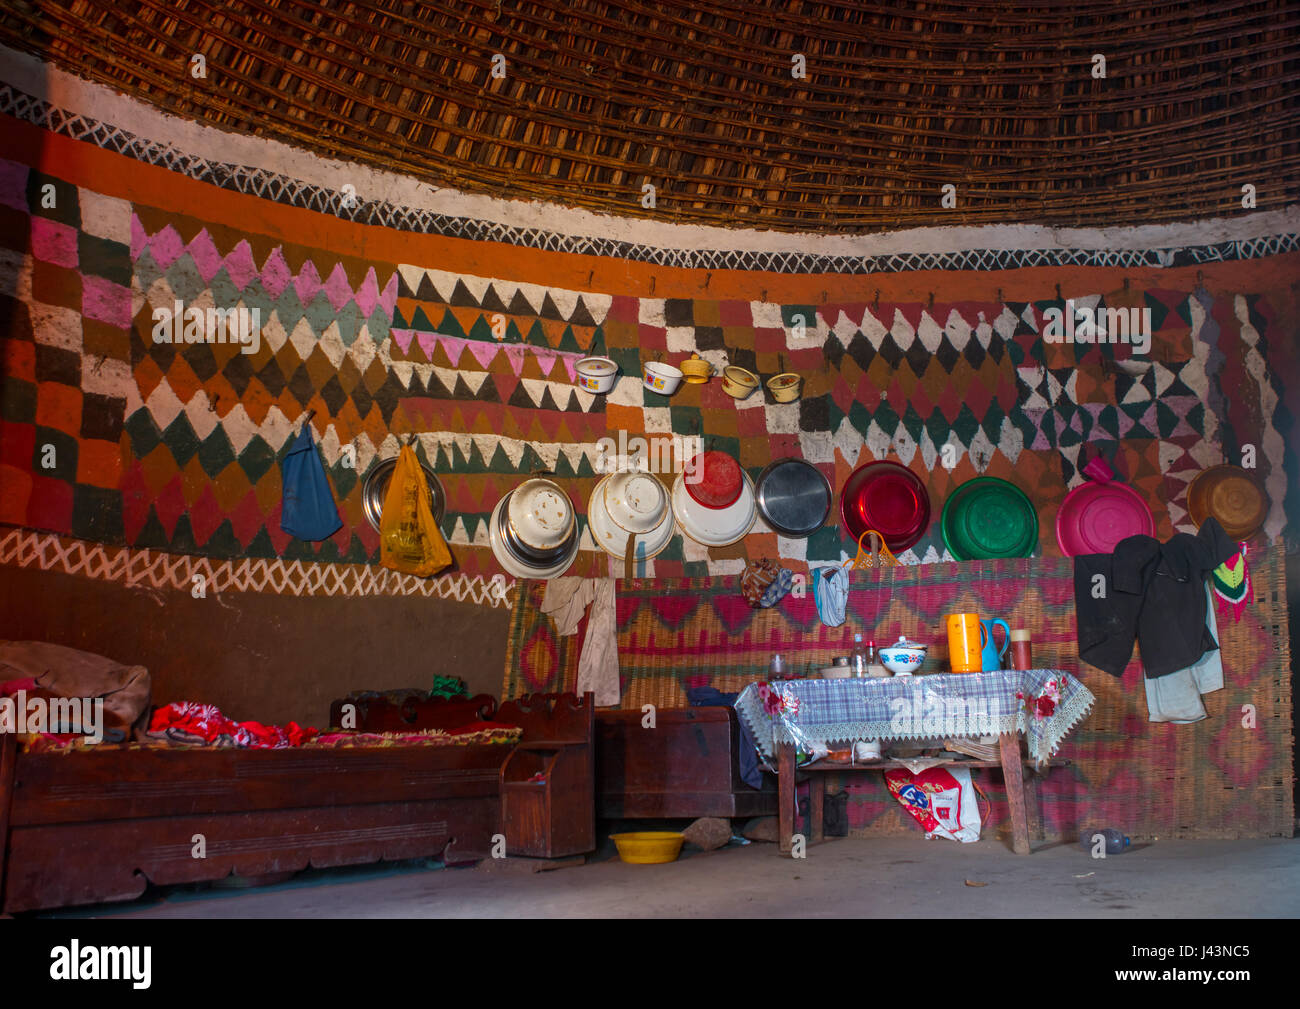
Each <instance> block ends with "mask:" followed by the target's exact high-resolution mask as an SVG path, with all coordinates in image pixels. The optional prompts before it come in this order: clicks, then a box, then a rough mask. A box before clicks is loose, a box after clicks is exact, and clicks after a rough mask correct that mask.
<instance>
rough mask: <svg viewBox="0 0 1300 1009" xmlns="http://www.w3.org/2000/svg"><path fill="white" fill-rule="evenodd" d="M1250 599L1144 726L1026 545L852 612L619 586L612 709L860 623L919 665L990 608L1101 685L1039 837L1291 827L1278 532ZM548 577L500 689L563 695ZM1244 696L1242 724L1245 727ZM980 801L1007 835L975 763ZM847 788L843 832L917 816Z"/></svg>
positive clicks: (1046, 799)
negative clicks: (917, 658) (617, 699)
mask: <svg viewBox="0 0 1300 1009" xmlns="http://www.w3.org/2000/svg"><path fill="white" fill-rule="evenodd" d="M1254 559H1255V561H1256V563H1255V564H1254V565H1252V573H1253V577H1254V599H1253V600H1252V603H1251V605H1250V606H1249V607H1248V608H1247V610H1246V612H1245V614H1244V615H1243V617H1242V619H1241V622H1240V623H1234V622H1233V621H1232V618H1231V617H1230V616H1229V617H1227V618H1226V620H1225V619H1223V618H1221V619H1220V621H1219V628H1220V638H1221V642H1220V643H1221V646H1222V648H1223V659H1224V670H1225V677H1224V678H1225V687H1224V689H1223V690H1220V691H1217V692H1215V693H1213V694H1210V695H1208V696H1207V697H1206V698H1205V706H1206V709H1207V711H1208V712H1209V716H1210V717H1209V718H1207V719H1206V720H1205V721H1203V722H1199V723H1197V724H1195V725H1168V724H1152V723H1150V722H1148V721H1147V710H1146V698H1145V694H1144V692H1143V688H1142V679H1141V676H1142V673H1141V663H1140V661H1139V656H1138V655H1137V653H1136V651H1135V653H1134V661H1133V662H1131V663H1130V664H1129V667H1128V669H1127V670H1126V671H1125V673H1124V676H1123V677H1122V678H1121V679H1115V678H1113V677H1111V676H1109V675H1107V674H1106V673H1103V672H1101V671H1100V670H1097V669H1094V668H1092V667H1091V666H1088V665H1085V664H1082V663H1080V661H1079V659H1078V651H1077V644H1076V639H1075V618H1074V583H1073V562H1072V561H1071V560H1069V559H1068V558H1031V559H1026V560H1010V561H982V562H980V561H976V562H967V563H962V564H927V565H913V566H907V567H898V568H887V569H882V570H869V571H857V572H854V573H853V575H852V579H853V581H852V586H853V587H852V591H851V592H850V596H849V606H848V613H849V618H848V621H847V622H846V623H845V624H844V625H843V626H841V627H837V628H827V627H825V626H823V625H822V623H821V621H820V620H819V619H818V616H817V609H816V606H815V605H814V603H813V598H812V592H811V590H809V591H808V592H807V594H806V595H805V596H804V597H803V598H795V597H794V596H793V594H792V595H791V596H787V597H786V598H785V599H784V600H783V601H782V602H781V604H780V605H779V606H777V607H774V608H773V609H770V610H753V609H751V608H750V607H749V606H748V605H746V603H745V602H744V600H743V599H742V598H741V596H740V590H739V579H738V578H711V579H704V578H701V579H673V580H668V579H662V580H655V581H649V580H639V581H638V580H633V581H627V582H623V581H620V582H619V583H618V585H619V589H618V647H619V663H620V666H621V680H622V688H623V700H622V704H621V706H622V707H624V708H639V707H641V706H642V705H643V704H654V705H656V706H658V707H670V708H680V707H685V706H687V700H686V693H685V691H686V688H688V687H691V686H703V685H712V686H714V687H716V688H718V689H719V690H723V691H738V690H740V689H741V688H743V687H744V686H745V685H746V684H748V683H751V682H753V681H754V680H755V679H757V678H759V677H761V676H762V675H763V674H764V673H765V671H766V669H767V665H768V661H769V659H770V658H771V655H772V653H773V652H781V653H782V654H783V655H784V656H785V657H786V660H787V662H788V663H789V664H790V665H791V667H792V668H793V669H794V670H795V671H796V672H799V673H803V672H805V671H807V672H811V671H812V670H814V669H816V668H817V667H819V666H822V665H829V664H830V660H831V658H832V657H833V656H835V655H844V654H847V653H848V652H849V651H850V650H851V648H852V641H853V634H854V631H855V629H865V634H864V640H867V639H874V640H875V641H876V643H877V645H880V644H885V643H888V642H891V641H894V640H897V638H898V636H899V635H900V634H906V635H907V636H908V637H909V638H917V639H919V640H922V641H927V642H930V644H931V648H930V655H929V658H928V659H927V662H926V667H925V668H928V669H930V670H939V669H945V668H947V666H948V659H947V644H946V635H945V633H944V632H943V629H942V627H941V620H942V617H943V615H944V614H946V613H953V612H963V611H972V612H978V613H980V614H981V615H983V616H986V617H995V616H996V617H1003V618H1005V619H1006V620H1007V621H1008V622H1009V623H1010V624H1011V626H1012V627H1025V628H1028V629H1029V630H1031V631H1032V634H1033V654H1034V663H1035V665H1039V666H1044V667H1058V668H1063V669H1067V670H1070V671H1072V672H1074V673H1075V675H1077V676H1078V677H1079V678H1080V679H1081V680H1082V681H1083V682H1084V683H1085V684H1086V685H1087V687H1088V689H1089V690H1091V691H1092V692H1093V694H1094V695H1096V698H1097V703H1096V705H1095V707H1094V709H1093V712H1092V714H1091V715H1090V716H1089V717H1088V719H1087V720H1086V721H1084V722H1083V723H1082V724H1081V725H1080V726H1079V727H1078V728H1077V729H1076V730H1075V731H1074V733H1072V734H1071V735H1070V736H1069V737H1067V739H1066V741H1065V743H1064V744H1063V746H1062V748H1061V751H1060V753H1059V754H1058V756H1060V757H1064V758H1067V759H1069V760H1071V761H1072V762H1073V763H1072V765H1071V766H1069V767H1064V768H1058V769H1056V770H1053V771H1052V772H1051V774H1050V775H1049V776H1048V778H1047V779H1046V780H1045V781H1044V782H1043V783H1042V785H1041V786H1040V789H1039V795H1040V801H1041V807H1042V817H1041V818H1042V823H1041V824H1038V825H1035V829H1036V830H1037V831H1038V834H1039V836H1045V837H1048V838H1058V839H1065V838H1071V837H1073V836H1074V835H1075V834H1076V832H1077V830H1078V829H1082V828H1083V827H1087V826H1098V825H1100V826H1114V827H1117V828H1119V829H1121V830H1123V831H1124V832H1125V833H1127V834H1129V835H1131V836H1133V837H1135V838H1151V837H1163V838H1170V837H1266V836H1278V835H1286V836H1289V835H1290V834H1291V832H1292V829H1293V817H1294V809H1293V800H1292V778H1293V771H1292V763H1291V761H1292V731H1291V725H1292V722H1291V674H1290V655H1289V649H1288V643H1287V636H1286V633H1287V632H1286V627H1287V615H1286V585H1285V567H1284V564H1285V556H1284V552H1283V548H1282V547H1281V546H1280V545H1278V546H1275V547H1273V548H1271V549H1270V550H1268V551H1266V552H1261V553H1259V554H1257V555H1254ZM544 592H545V584H544V583H542V582H521V583H520V591H518V592H517V593H516V597H515V606H514V609H513V611H512V617H511V640H510V645H509V649H508V653H507V665H506V676H505V682H504V685H503V693H502V696H503V697H515V696H518V695H519V694H521V693H526V692H528V691H533V690H545V691H558V690H571V689H573V687H574V685H575V684H576V680H577V664H578V638H577V637H576V636H575V637H569V638H557V637H556V636H555V631H554V626H553V625H552V624H551V622H550V620H549V618H547V617H545V616H543V615H542V614H541V612H540V604H541V599H542V595H543V593H544ZM1247 705H1251V706H1253V711H1254V716H1253V717H1254V726H1253V727H1247V726H1246V725H1245V724H1243V722H1244V721H1248V720H1249V717H1250V714H1249V711H1248V710H1247V709H1246V708H1245V706H1247ZM974 773H975V774H976V775H977V776H979V777H980V778H981V785H982V787H984V788H985V790H986V791H987V792H988V793H989V795H990V797H991V798H992V800H993V808H992V812H991V814H990V821H986V828H985V829H986V834H987V833H988V832H989V831H990V830H994V831H999V832H1001V831H1003V830H1004V829H1005V828H1007V827H1008V825H1007V823H1006V804H1005V801H1004V799H1005V795H1004V793H1003V791H1002V784H1001V779H1000V775H998V774H997V773H996V772H984V771H976V772H974ZM826 786H827V788H828V789H829V790H831V791H838V790H839V789H840V788H841V787H844V788H847V789H848V791H849V792H850V802H849V815H850V825H851V827H852V829H853V832H854V833H861V834H882V833H899V834H902V833H911V832H913V831H914V830H915V829H916V828H915V826H914V825H913V824H912V821H911V820H910V818H908V817H906V815H905V814H904V813H903V812H902V810H901V808H900V807H899V806H898V805H897V803H896V802H895V801H894V800H893V799H892V798H890V797H889V795H888V794H887V793H886V791H885V789H884V785H883V782H882V781H880V779H879V776H877V775H871V774H853V775H845V776H835V775H828V776H827V781H826Z"/></svg>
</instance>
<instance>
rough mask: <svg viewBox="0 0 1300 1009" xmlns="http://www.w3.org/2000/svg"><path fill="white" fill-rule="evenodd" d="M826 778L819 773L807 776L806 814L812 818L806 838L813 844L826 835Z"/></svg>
mask: <svg viewBox="0 0 1300 1009" xmlns="http://www.w3.org/2000/svg"><path fill="white" fill-rule="evenodd" d="M825 781H826V779H825V778H823V777H822V776H821V775H820V774H811V775H809V776H808V816H809V818H810V819H811V820H812V824H811V825H810V828H809V831H808V840H809V842H810V843H812V844H815V843H817V842H818V841H821V840H824V839H825V837H826V823H825V819H826V818H825V804H826V784H825Z"/></svg>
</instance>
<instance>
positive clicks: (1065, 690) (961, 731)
mask: <svg viewBox="0 0 1300 1009" xmlns="http://www.w3.org/2000/svg"><path fill="white" fill-rule="evenodd" d="M1051 680H1055V681H1056V683H1057V686H1058V687H1059V688H1060V693H1061V699H1060V701H1059V702H1058V703H1057V705H1056V709H1055V710H1054V711H1053V712H1052V714H1051V715H1050V716H1048V717H1046V718H1039V717H1038V716H1037V714H1036V713H1035V711H1034V710H1033V702H1034V701H1035V700H1036V699H1037V698H1038V697H1040V696H1042V694H1043V693H1044V691H1045V690H1046V688H1047V684H1048V682H1049V681H1051ZM758 686H759V685H758V684H757V683H752V684H750V685H749V686H748V687H746V688H745V689H744V691H743V692H742V693H741V695H740V696H739V697H738V698H736V704H735V708H736V712H737V713H738V714H739V715H740V717H741V718H742V719H744V721H745V724H746V725H748V726H749V729H750V731H751V732H752V733H753V735H754V740H755V743H756V744H757V746H758V748H759V750H760V751H761V752H762V754H763V756H765V757H766V758H768V759H769V760H771V759H773V758H774V757H775V756H776V748H777V746H778V745H780V744H781V743H793V744H795V745H796V746H798V747H800V748H801V749H805V750H806V749H809V745H808V744H810V743H825V744H830V743H851V742H853V741H855V740H859V739H943V738H949V739H950V738H953V737H955V736H956V737H969V736H984V735H1000V734H1002V733H1004V732H1017V733H1020V734H1022V735H1023V736H1024V737H1025V739H1026V741H1027V743H1028V748H1029V756H1030V757H1031V758H1033V759H1034V761H1036V762H1039V763H1041V762H1043V761H1046V760H1047V759H1048V758H1050V757H1051V756H1052V754H1054V753H1055V752H1056V751H1057V749H1058V748H1059V747H1060V745H1061V740H1063V739H1064V738H1065V737H1066V735H1067V734H1068V733H1069V732H1070V730H1071V729H1072V728H1074V726H1075V725H1076V724H1077V723H1078V722H1079V721H1081V720H1082V719H1083V718H1085V717H1086V716H1087V714H1088V712H1089V711H1090V710H1091V708H1092V704H1093V701H1094V700H1095V698H1094V697H1093V696H1092V692H1091V691H1090V690H1088V688H1087V687H1085V686H1084V685H1083V684H1082V683H1080V682H1079V681H1078V680H1077V679H1075V678H1074V677H1073V676H1071V675H1070V674H1069V673H1067V672H1065V671H1064V670H1062V669H1002V670H997V671H994V672H983V673H938V674H932V675H928V676H894V677H880V678H867V679H843V680H786V681H778V682H775V683H773V684H772V685H771V686H772V688H773V689H774V690H776V691H778V692H779V693H780V694H781V696H782V697H783V699H784V700H785V702H786V703H785V707H786V709H787V710H786V712H785V713H783V714H781V715H778V716H777V717H776V718H771V717H769V716H768V715H767V713H766V712H765V711H764V709H763V701H762V698H761V697H760V696H759V693H758ZM1017 694H1020V695H1023V697H1024V698H1025V700H1024V701H1022V699H1021V697H1017ZM1026 701H1028V702H1029V703H1028V704H1026V703H1025V702H1026Z"/></svg>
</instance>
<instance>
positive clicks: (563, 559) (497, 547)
mask: <svg viewBox="0 0 1300 1009" xmlns="http://www.w3.org/2000/svg"><path fill="white" fill-rule="evenodd" d="M505 510H506V498H502V499H501V500H500V501H498V502H497V506H496V508H495V509H493V511H492V521H491V522H489V523H488V540H489V541H490V542H491V544H492V553H493V555H494V556H495V557H496V559H497V563H498V564H500V565H501V566H502V567H503V568H505V569H506V570H507V571H509V572H510V573H511V574H512V575H514V576H515V577H516V578H555V577H557V576H559V575H562V574H564V572H566V571H568V570H569V566H570V565H572V564H573V560H574V558H575V557H577V556H578V537H577V536H574V537H573V541H572V543H570V544H569V547H568V549H567V550H566V551H565V552H564V553H563V554H562V555H561V556H560V558H559V559H558V560H556V561H555V562H554V563H553V564H549V565H540V564H539V565H534V564H530V563H527V562H526V561H524V560H523V559H522V558H520V557H518V556H516V555H515V554H514V553H512V552H511V550H510V546H509V544H508V543H506V538H505V531H504V529H503V528H502V525H503V524H504V522H505V521H506V517H505Z"/></svg>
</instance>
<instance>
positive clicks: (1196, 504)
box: [1187, 465, 1268, 540]
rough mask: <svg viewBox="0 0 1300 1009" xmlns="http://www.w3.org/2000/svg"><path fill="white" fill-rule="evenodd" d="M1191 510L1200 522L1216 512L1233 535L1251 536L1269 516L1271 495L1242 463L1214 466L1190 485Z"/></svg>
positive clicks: (1230, 536)
mask: <svg viewBox="0 0 1300 1009" xmlns="http://www.w3.org/2000/svg"><path fill="white" fill-rule="evenodd" d="M1187 511H1188V513H1189V514H1190V515H1191V516H1192V521H1193V522H1195V523H1196V524H1197V526H1200V525H1202V524H1203V523H1204V522H1205V520H1206V519H1207V518H1209V517H1210V516H1211V515H1213V516H1214V517H1215V518H1216V519H1218V520H1219V525H1221V526H1223V531H1224V532H1225V533H1227V534H1228V537H1229V539H1234V540H1247V539H1250V537H1252V536H1254V535H1255V533H1257V532H1259V530H1260V527H1261V526H1263V524H1264V519H1265V518H1267V517H1268V495H1267V494H1265V493H1264V488H1263V487H1261V486H1260V484H1259V480H1258V479H1257V478H1256V477H1255V475H1254V474H1252V473H1251V472H1250V471H1249V470H1244V469H1242V468H1241V467H1240V466H1227V465H1224V466H1211V467H1210V468H1209V469H1207V470H1205V471H1204V472H1202V473H1200V474H1198V475H1197V477H1196V479H1194V480H1193V481H1192V483H1191V486H1189V487H1188V488H1187Z"/></svg>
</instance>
